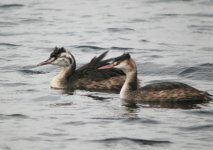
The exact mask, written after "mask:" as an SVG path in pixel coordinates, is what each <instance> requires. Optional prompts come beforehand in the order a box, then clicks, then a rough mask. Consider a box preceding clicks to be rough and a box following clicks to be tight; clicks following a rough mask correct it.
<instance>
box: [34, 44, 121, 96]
mask: <svg viewBox="0 0 213 150" xmlns="http://www.w3.org/2000/svg"><path fill="white" fill-rule="evenodd" d="M106 54H107V52H104V53H102V54H101V55H100V56H98V57H94V58H93V59H92V60H91V61H90V62H89V63H88V64H86V65H84V66H82V67H80V68H79V69H76V61H75V58H74V56H73V55H72V54H71V53H70V52H68V51H66V50H65V49H64V48H57V47H56V48H55V50H54V51H53V52H52V53H51V55H50V58H49V59H48V60H46V61H44V62H42V63H40V64H38V66H42V65H47V64H52V65H57V66H60V67H61V68H62V69H61V72H60V73H59V74H58V75H57V76H55V77H54V78H53V79H52V81H51V87H52V88H56V89H85V90H109V91H112V92H118V91H119V90H120V89H121V87H122V85H123V83H124V81H125V74H124V73H123V72H122V71H121V70H118V69H107V70H99V69H98V68H99V67H100V66H103V65H107V64H108V62H109V61H111V60H112V59H106V60H103V58H104V57H105V56H106Z"/></svg>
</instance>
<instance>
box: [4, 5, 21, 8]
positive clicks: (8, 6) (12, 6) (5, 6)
mask: <svg viewBox="0 0 213 150" xmlns="http://www.w3.org/2000/svg"><path fill="white" fill-rule="evenodd" d="M14 7H17V8H19V7H24V5H23V4H5V5H0V8H14Z"/></svg>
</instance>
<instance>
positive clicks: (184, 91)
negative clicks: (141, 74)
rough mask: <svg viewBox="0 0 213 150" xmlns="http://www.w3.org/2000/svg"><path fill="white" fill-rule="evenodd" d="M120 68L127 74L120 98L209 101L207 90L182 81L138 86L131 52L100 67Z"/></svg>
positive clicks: (157, 100) (147, 100)
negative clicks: (201, 89)
mask: <svg viewBox="0 0 213 150" xmlns="http://www.w3.org/2000/svg"><path fill="white" fill-rule="evenodd" d="M109 68H118V69H121V70H122V71H123V72H124V73H125V74H126V80H125V83H124V85H123V86H122V89H121V91H120V98H121V99H125V100H130V101H135V102H165V101H175V102H177V101H207V100H210V97H209V94H208V93H207V92H203V91H200V90H198V89H195V88H193V87H191V86H189V85H186V84H184V83H180V82H161V83H154V84H150V85H146V86H144V87H141V88H138V86H137V85H138V84H137V81H138V80H137V67H136V64H135V62H134V60H133V59H132V58H131V57H130V55H129V54H123V55H122V56H120V57H117V58H116V59H114V60H113V63H112V64H109V65H106V66H103V67H100V68H99V69H109Z"/></svg>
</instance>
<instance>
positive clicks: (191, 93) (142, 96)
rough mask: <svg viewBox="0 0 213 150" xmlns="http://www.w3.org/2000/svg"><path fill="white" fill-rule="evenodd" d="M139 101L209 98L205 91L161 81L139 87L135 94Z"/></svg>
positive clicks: (200, 99) (178, 83) (202, 99)
mask: <svg viewBox="0 0 213 150" xmlns="http://www.w3.org/2000/svg"><path fill="white" fill-rule="evenodd" d="M135 99H136V100H139V101H204V100H210V97H209V94H208V93H207V92H203V91H199V90H197V89H195V88H193V87H191V86H189V85H187V84H184V83H180V82H161V83H154V84H149V85H147V86H144V87H142V88H140V90H139V92H138V93H137V94H136V97H135Z"/></svg>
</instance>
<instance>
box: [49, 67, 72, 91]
mask: <svg viewBox="0 0 213 150" xmlns="http://www.w3.org/2000/svg"><path fill="white" fill-rule="evenodd" d="M75 68H76V67H75V65H70V66H66V67H61V71H60V72H59V74H58V75H56V76H55V77H54V78H53V79H52V81H51V87H52V88H56V89H65V88H67V86H68V80H69V78H70V77H71V76H72V74H73V73H74V72H75Z"/></svg>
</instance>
